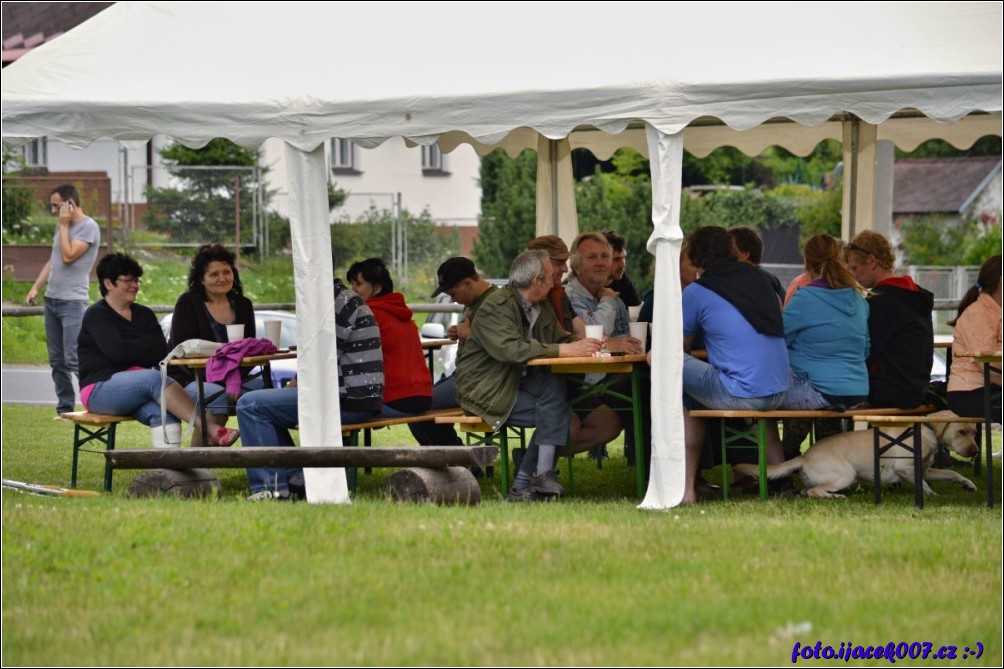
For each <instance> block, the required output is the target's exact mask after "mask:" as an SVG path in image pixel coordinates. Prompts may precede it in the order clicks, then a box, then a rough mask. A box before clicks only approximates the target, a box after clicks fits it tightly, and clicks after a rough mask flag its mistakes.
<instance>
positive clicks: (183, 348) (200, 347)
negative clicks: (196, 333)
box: [160, 339, 223, 441]
mask: <svg viewBox="0 0 1004 669" xmlns="http://www.w3.org/2000/svg"><path fill="white" fill-rule="evenodd" d="M221 346H223V344H221V343H219V342H217V341H209V340H208V339H189V340H188V341H183V342H181V343H180V344H178V345H177V346H175V347H174V348H173V349H171V351H170V352H169V353H168V354H167V357H166V358H164V359H163V360H161V361H160V424H161V427H162V429H163V431H164V440H165V441H167V403H166V402H165V401H164V391H165V390H167V363H169V362H171V361H172V360H174V359H175V358H209V357H211V356H212V355H213V354H214V353H216V351H217V350H219V348H220V347H221ZM198 413H199V407H198V406H196V407H195V411H193V412H192V415H191V417H190V418H189V419H188V424H189V426H191V425H192V424H193V423H194V422H195V417H196V416H197V415H198Z"/></svg>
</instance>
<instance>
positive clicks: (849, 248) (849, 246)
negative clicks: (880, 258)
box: [844, 243, 872, 256]
mask: <svg viewBox="0 0 1004 669" xmlns="http://www.w3.org/2000/svg"><path fill="white" fill-rule="evenodd" d="M844 249H845V250H847V251H857V252H858V253H863V254H865V255H866V256H867V255H872V252H871V251H869V250H868V249H863V248H861V247H860V246H855V245H854V244H850V243H848V244H847V245H846V246H845V247H844Z"/></svg>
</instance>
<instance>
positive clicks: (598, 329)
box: [586, 325, 603, 341]
mask: <svg viewBox="0 0 1004 669" xmlns="http://www.w3.org/2000/svg"><path fill="white" fill-rule="evenodd" d="M586 339H596V340H598V341H603V326H602V325H587V326H586Z"/></svg>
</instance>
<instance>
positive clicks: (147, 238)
mask: <svg viewBox="0 0 1004 669" xmlns="http://www.w3.org/2000/svg"><path fill="white" fill-rule="evenodd" d="M126 178H127V179H128V180H129V184H128V187H127V188H125V189H124V192H125V193H126V200H127V201H126V203H125V207H124V215H123V235H124V236H125V239H126V240H127V241H128V242H129V243H130V244H132V245H134V246H160V247H194V246H199V245H201V244H205V243H208V242H220V243H222V244H227V245H234V246H240V247H245V248H246V247H255V248H258V249H259V250H264V249H263V248H262V244H263V243H264V239H265V235H264V230H265V228H264V226H265V219H266V216H265V206H264V202H265V200H266V192H265V184H264V183H263V182H262V173H261V170H260V169H259V168H258V167H245V166H198V167H171V166H165V165H139V166H132V167H131V168H130V169H127V170H126Z"/></svg>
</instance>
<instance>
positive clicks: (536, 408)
mask: <svg viewBox="0 0 1004 669" xmlns="http://www.w3.org/2000/svg"><path fill="white" fill-rule="evenodd" d="M571 422H572V409H571V407H569V405H568V382H567V381H566V380H565V378H563V377H562V376H560V375H558V374H552V373H551V372H550V371H548V370H538V371H534V372H533V373H531V374H529V375H528V376H524V377H523V380H522V381H521V382H520V384H519V394H518V395H517V396H516V404H515V406H513V409H512V411H511V412H510V413H509V417H508V418H507V419H506V422H505V424H506V425H516V426H519V427H533V426H536V428H537V429H536V430H534V432H533V436H532V437H531V438H530V443H529V444H527V447H526V454H525V455H524V456H523V461H522V462H521V463H520V466H519V471H520V475H523V474H525V476H522V477H521V480H520V481H519V483H517V484H514V485H516V486H517V487H525V486H526V485H529V482H530V476H531V475H532V474H534V473H535V472H536V469H537V460H538V454H539V451H540V446H539V444H544V445H548V446H557V447H559V448H560V447H561V446H564V445H565V444H566V443H567V442H568V428H569V425H571ZM550 468H551V469H553V468H554V464H553V462H552V464H551V467H550Z"/></svg>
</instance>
